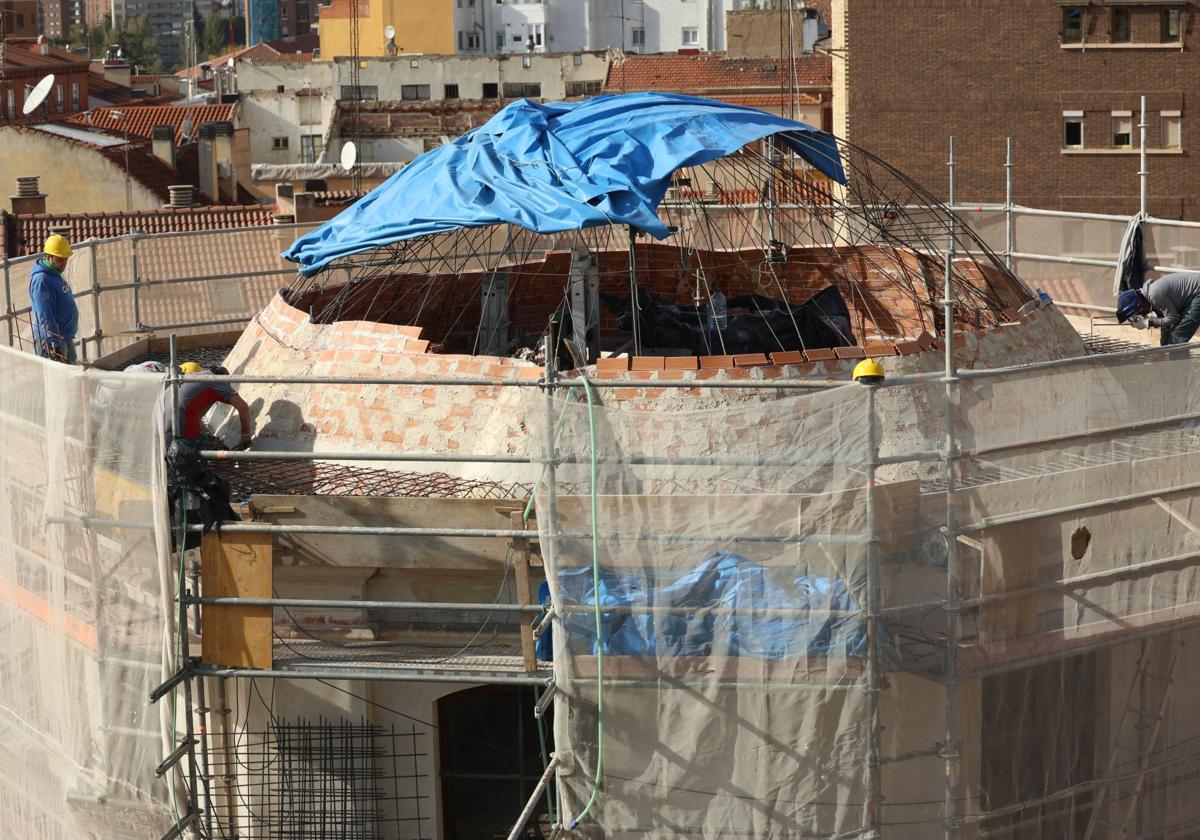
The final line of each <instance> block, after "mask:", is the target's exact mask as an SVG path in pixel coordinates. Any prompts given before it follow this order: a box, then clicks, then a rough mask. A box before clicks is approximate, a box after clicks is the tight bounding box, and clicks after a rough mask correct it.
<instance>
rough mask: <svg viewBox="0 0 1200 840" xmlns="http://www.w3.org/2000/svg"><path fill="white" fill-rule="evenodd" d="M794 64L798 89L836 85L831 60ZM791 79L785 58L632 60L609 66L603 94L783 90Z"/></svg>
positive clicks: (707, 55) (657, 57)
mask: <svg viewBox="0 0 1200 840" xmlns="http://www.w3.org/2000/svg"><path fill="white" fill-rule="evenodd" d="M793 62H794V74H795V76H794V78H795V85H796V87H797V88H801V89H809V90H812V89H819V90H827V89H829V88H831V87H832V86H833V65H832V62H831V61H830V59H829V56H825V55H811V56H801V57H798V58H796V59H794V60H793ZM790 77H791V74H790V73H789V72H788V61H787V60H786V59H784V60H778V59H763V58H727V57H726V56H725V54H724V53H701V54H699V55H679V54H677V53H664V54H661V55H630V56H626V57H625V58H623V59H617V60H616V61H613V62H612V63H611V64H610V65H609V67H608V79H607V80H606V81H605V85H604V92H605V93H616V92H620V91H638V90H657V91H670V92H674V93H691V94H700V93H711V92H715V91H749V90H758V91H763V92H766V91H769V90H780V91H782V90H784V89H785V88H786V87H787V85H788V84H789V81H790Z"/></svg>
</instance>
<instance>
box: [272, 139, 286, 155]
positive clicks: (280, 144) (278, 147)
mask: <svg viewBox="0 0 1200 840" xmlns="http://www.w3.org/2000/svg"><path fill="white" fill-rule="evenodd" d="M287 147H288V139H287V138H286V137H272V138H271V148H272V149H273V150H275V151H277V152H282V151H284V150H285V149H287Z"/></svg>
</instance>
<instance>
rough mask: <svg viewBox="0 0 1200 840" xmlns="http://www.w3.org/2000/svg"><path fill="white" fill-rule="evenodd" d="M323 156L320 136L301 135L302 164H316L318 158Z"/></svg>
mask: <svg viewBox="0 0 1200 840" xmlns="http://www.w3.org/2000/svg"><path fill="white" fill-rule="evenodd" d="M320 156H321V135H320V134H301V135H300V162H301V163H316V162H317V158H319V157H320Z"/></svg>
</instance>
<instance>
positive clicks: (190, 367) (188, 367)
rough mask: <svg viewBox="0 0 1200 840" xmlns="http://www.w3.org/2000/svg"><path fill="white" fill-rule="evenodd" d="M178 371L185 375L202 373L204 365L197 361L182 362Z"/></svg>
mask: <svg viewBox="0 0 1200 840" xmlns="http://www.w3.org/2000/svg"><path fill="white" fill-rule="evenodd" d="M179 372H180V373H182V374H184V375H185V376H186V375H187V374H189V373H203V372H204V367H203V366H202V365H201V364H200V363H199V362H184V363H183V364H181V365H180V366H179Z"/></svg>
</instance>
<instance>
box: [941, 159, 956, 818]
mask: <svg viewBox="0 0 1200 840" xmlns="http://www.w3.org/2000/svg"><path fill="white" fill-rule="evenodd" d="M948 166H949V185H950V204H954V138H953V137H951V138H950V158H949V161H948ZM955 228H956V225H955V219H954V216H953V214H951V217H950V241H949V243H948V245H947V249H946V257H945V263H946V265H945V283H944V287H943V290H942V291H943V297H942V306H943V307H944V309H943V312H944V316H943V321H944V323H943V341H944V344H945V371H944V378H945V385H946V391H945V398H946V412H945V413H946V452H945V460H944V462H943V464H944V470H943V471H944V476H945V482H946V605H945V615H946V664H945V675H944V676H945V688H946V692H945V694H946V699H945V704H946V709H945V735H944V741H943V744H942V749H943V760H944V769H945V775H946V778H945V802H944V804H943V807H944V808H945V813H944V814H943V818H944V823H943V833H944V836H945V840H955V838H957V837H958V799H957V793H956V792H957V789H958V770H959V766H958V765H959V756H958V744H957V734H956V733H957V729H958V721H957V708H956V705H957V704H956V694H957V689H958V680H957V676H956V673H955V669H956V667H957V664H958V662H957V658H958V551H957V547H958V533H957V531H956V529H955V522H954V467H955V464H956V463H957V461H956V457H955V456H956V455H957V451H956V450H957V448H958V440H957V436H956V434H955V428H954V424H955V420H956V417H955V410H954V406H955V402H956V399H957V396H958V394H957V391H958V379H957V376H956V372H957V365H956V364H955V361H954V247H955Z"/></svg>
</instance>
